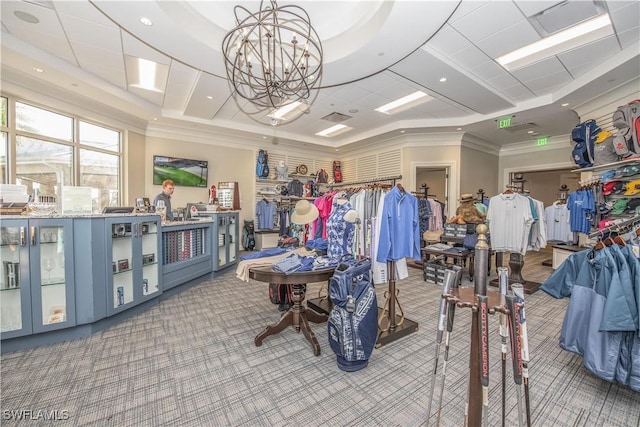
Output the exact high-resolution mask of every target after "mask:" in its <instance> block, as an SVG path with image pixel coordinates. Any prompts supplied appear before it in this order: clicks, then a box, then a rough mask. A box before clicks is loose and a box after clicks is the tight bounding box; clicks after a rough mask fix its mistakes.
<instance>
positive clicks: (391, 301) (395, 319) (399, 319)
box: [376, 261, 418, 348]
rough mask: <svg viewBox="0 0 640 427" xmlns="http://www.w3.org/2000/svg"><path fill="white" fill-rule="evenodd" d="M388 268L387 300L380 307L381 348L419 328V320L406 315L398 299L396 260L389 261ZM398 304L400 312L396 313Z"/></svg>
mask: <svg viewBox="0 0 640 427" xmlns="http://www.w3.org/2000/svg"><path fill="white" fill-rule="evenodd" d="M387 269H388V271H389V290H388V291H386V292H385V302H384V304H383V306H382V307H378V329H379V332H378V340H377V341H376V348H380V347H382V346H383V345H385V344H389V343H390V342H393V341H395V340H397V339H400V338H402V337H405V336H407V335H409V334H411V333H413V332H416V331H417V330H418V323H417V322H414V321H413V320H409V319H407V318H405V317H404V311H403V310H402V306H401V305H400V302H399V301H398V293H399V291H398V290H397V289H396V279H395V277H396V263H395V261H388V262H387ZM396 304H397V306H398V310H399V311H400V314H396ZM385 323H386V325H385ZM383 325H384V326H383Z"/></svg>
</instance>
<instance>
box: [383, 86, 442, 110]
mask: <svg viewBox="0 0 640 427" xmlns="http://www.w3.org/2000/svg"><path fill="white" fill-rule="evenodd" d="M430 99H432V98H431V97H430V96H429V95H427V94H426V93H424V92H422V91H416V92H413V93H410V94H409V95H407V96H403V97H402V98H399V99H396V100H395V101H392V102H389V103H387V104H384V105H383V106H381V107H378V108H376V109H375V110H376V111H378V112H380V113H385V114H393V113H396V112H398V111H401V110H404V109H406V108H409V107H413V106H414V105H417V104H419V103H422V102H425V101H428V100H430ZM394 110H396V111H394Z"/></svg>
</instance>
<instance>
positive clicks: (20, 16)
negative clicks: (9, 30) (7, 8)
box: [13, 10, 40, 24]
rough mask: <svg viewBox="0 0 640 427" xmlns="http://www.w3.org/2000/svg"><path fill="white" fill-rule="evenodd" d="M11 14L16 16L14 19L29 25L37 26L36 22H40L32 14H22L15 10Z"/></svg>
mask: <svg viewBox="0 0 640 427" xmlns="http://www.w3.org/2000/svg"><path fill="white" fill-rule="evenodd" d="M13 14H14V15H15V16H16V18H18V19H20V20H22V21H24V22H28V23H29V24H37V23H38V22H40V20H39V19H38V18H36V17H35V16H33V15H32V14H30V13H27V12H23V11H21V10H16V11H15V12H13Z"/></svg>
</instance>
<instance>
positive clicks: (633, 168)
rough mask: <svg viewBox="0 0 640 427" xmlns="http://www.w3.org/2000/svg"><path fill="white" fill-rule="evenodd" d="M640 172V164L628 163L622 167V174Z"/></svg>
mask: <svg viewBox="0 0 640 427" xmlns="http://www.w3.org/2000/svg"><path fill="white" fill-rule="evenodd" d="M639 173H640V165H628V166H625V167H623V168H622V176H632V175H637V174H639Z"/></svg>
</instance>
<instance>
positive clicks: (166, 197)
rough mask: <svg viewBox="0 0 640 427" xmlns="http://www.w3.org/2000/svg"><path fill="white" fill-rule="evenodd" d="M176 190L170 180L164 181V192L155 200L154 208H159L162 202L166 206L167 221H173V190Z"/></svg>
mask: <svg viewBox="0 0 640 427" xmlns="http://www.w3.org/2000/svg"><path fill="white" fill-rule="evenodd" d="M175 189H176V185H175V184H174V183H173V181H171V180H170V179H165V180H164V181H162V192H161V193H160V194H158V195H157V196H156V197H155V198H154V199H153V206H155V207H156V209H157V207H158V201H160V200H162V201H163V202H164V206H165V207H166V208H167V220H168V221H173V214H172V212H171V195H172V194H173V190H175Z"/></svg>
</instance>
